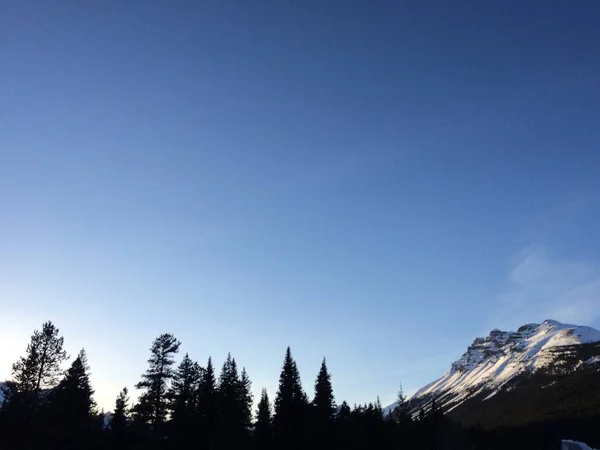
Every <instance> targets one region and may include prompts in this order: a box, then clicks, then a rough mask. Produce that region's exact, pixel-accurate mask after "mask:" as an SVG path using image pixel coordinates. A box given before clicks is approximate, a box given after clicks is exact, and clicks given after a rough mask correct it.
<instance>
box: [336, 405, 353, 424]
mask: <svg viewBox="0 0 600 450" xmlns="http://www.w3.org/2000/svg"><path fill="white" fill-rule="evenodd" d="M350 413H351V410H350V406H348V403H346V401H345V400H344V401H343V402H342V404H341V405H340V410H339V412H338V414H337V420H338V421H339V422H347V421H348V420H350Z"/></svg>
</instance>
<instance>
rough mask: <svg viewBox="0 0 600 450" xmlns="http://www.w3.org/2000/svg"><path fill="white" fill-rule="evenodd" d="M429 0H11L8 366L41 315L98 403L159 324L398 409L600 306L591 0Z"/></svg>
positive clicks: (222, 352)
mask: <svg viewBox="0 0 600 450" xmlns="http://www.w3.org/2000/svg"><path fill="white" fill-rule="evenodd" d="M441 3H442V2H439V4H437V5H435V6H433V5H432V4H427V2H414V3H410V2H391V3H378V4H372V3H367V2H364V3H363V4H361V3H360V2H351V3H345V4H344V5H343V8H341V7H339V6H340V5H337V6H336V5H334V4H333V3H327V2H325V3H323V2H316V1H311V0H309V1H305V2H298V3H294V2H279V1H271V0H266V1H265V2H264V3H262V2H261V4H260V5H259V6H257V5H256V4H250V3H247V4H246V3H240V2H227V1H219V2H207V3H205V2H202V4H198V3H197V2H195V3H194V2H192V3H186V4H185V5H182V4H175V3H173V2H165V1H159V0H147V1H144V2H138V1H130V2H120V1H116V0H107V1H104V2H76V1H72V0H65V1H62V2H60V3H53V2H22V1H16V0H9V1H8V2H6V4H5V5H3V8H2V9H3V11H2V19H3V21H2V27H0V40H1V42H2V49H1V50H0V51H1V52H2V60H3V61H5V62H6V64H4V67H3V69H2V70H1V71H0V98H1V99H2V101H1V102H0V104H1V107H0V299H1V300H2V321H1V323H0V341H1V342H3V343H4V346H3V348H2V351H0V379H4V378H7V377H9V376H10V368H11V364H12V363H13V362H14V361H15V360H16V359H17V358H18V357H19V356H20V355H22V354H23V353H24V351H25V348H26V345H27V343H28V341H29V337H30V335H31V333H32V332H33V330H35V329H39V328H40V327H41V324H42V323H43V322H44V321H46V320H52V322H53V323H54V324H55V325H56V326H57V327H58V328H59V329H60V330H61V332H62V334H63V335H64V338H65V346H66V349H67V351H68V352H69V354H70V355H72V356H74V355H76V354H77V352H78V351H79V350H80V349H81V348H82V347H84V348H85V349H86V352H87V354H88V358H89V364H90V366H91V371H92V382H93V386H94V388H95V390H96V400H97V401H98V403H99V405H100V407H103V408H105V409H107V410H108V409H112V408H113V405H114V400H115V398H116V396H117V394H118V392H119V391H120V390H121V388H123V387H124V386H127V387H128V388H130V389H131V390H133V385H134V384H135V383H136V382H138V381H139V379H140V375H141V374H142V373H143V371H144V370H145V368H146V359H147V358H148V355H149V348H150V345H151V344H152V341H153V339H154V338H155V337H156V336H158V335H159V334H161V333H164V332H170V333H173V334H174V335H175V336H176V337H177V338H178V339H179V340H181V341H182V346H181V350H180V352H181V354H180V355H179V358H181V356H183V354H185V353H186V352H188V353H189V354H190V357H191V358H193V359H194V360H197V361H198V362H199V363H200V364H202V365H205V364H206V360H207V359H208V357H209V356H212V357H213V360H214V362H215V367H216V369H217V371H219V370H220V366H221V364H222V363H223V360H224V359H225V357H226V355H227V353H228V352H231V354H232V355H233V356H234V357H235V358H236V360H237V362H238V364H239V365H240V366H245V367H246V368H247V370H248V373H249V375H250V378H251V380H252V383H253V391H254V395H255V398H258V395H259V394H260V390H261V388H263V387H266V388H267V389H268V393H269V396H270V397H271V399H273V398H274V395H275V391H276V388H277V383H278V378H279V373H280V369H281V365H282V363H283V357H284V354H285V349H286V347H287V346H288V345H289V346H291V349H292V353H293V355H294V357H295V359H296V361H297V363H298V367H299V370H300V374H301V377H302V381H303V385H304V388H305V390H306V391H307V393H308V394H309V395H312V392H313V384H314V380H315V377H316V375H317V372H318V369H319V366H320V363H321V360H322V358H323V356H325V357H327V362H328V367H329V369H330V370H331V373H332V376H333V380H332V381H333V387H334V393H335V396H336V399H337V400H338V401H340V402H341V401H342V400H346V401H348V403H349V404H351V405H352V404H354V403H365V402H370V401H375V399H376V398H377V396H380V398H381V402H382V403H383V404H384V405H386V404H389V403H391V402H393V401H394V399H395V397H396V393H397V390H398V387H399V385H400V383H402V385H403V387H404V389H405V391H406V392H408V393H410V392H413V391H415V390H417V389H418V388H420V387H422V386H423V385H425V384H427V383H429V382H431V381H433V380H434V379H436V378H438V377H440V376H442V375H443V374H444V373H445V372H446V371H447V370H448V369H449V367H450V363H451V362H452V361H453V360H455V359H457V358H458V357H460V355H461V354H462V353H463V352H464V351H465V349H466V347H467V346H468V345H469V344H470V343H471V342H472V340H473V339H474V338H475V337H476V336H479V335H482V334H486V333H488V332H489V330H491V329H492V328H496V327H498V328H504V329H516V328H517V327H518V326H519V325H521V324H523V323H528V322H542V321H543V320H544V319H548V318H552V319H556V320H559V321H561V322H567V323H576V324H579V325H589V326H592V327H595V328H600V309H599V308H597V305H598V301H599V300H598V299H599V298H600V257H599V255H600V242H598V239H597V230H598V229H600V208H599V206H600V205H599V201H600V178H599V177H598V173H600V152H599V150H598V149H599V143H600V130H599V128H598V123H600V108H599V107H598V105H600V55H599V53H598V51H597V43H598V42H600V29H599V28H598V26H597V23H598V20H599V19H600V8H598V4H597V2H595V1H586V0H584V1H581V2H578V3H577V6H576V7H574V6H573V5H572V4H567V3H564V4H560V3H558V2H551V3H557V4H548V3H547V2H544V3H543V4H542V3H537V2H531V3H530V2H518V1H512V0H510V1H506V2H501V3H499V4H496V5H494V4H486V5H485V6H484V5H480V4H477V3H476V2H466V1H459V2H452V4H451V5H450V4H441Z"/></svg>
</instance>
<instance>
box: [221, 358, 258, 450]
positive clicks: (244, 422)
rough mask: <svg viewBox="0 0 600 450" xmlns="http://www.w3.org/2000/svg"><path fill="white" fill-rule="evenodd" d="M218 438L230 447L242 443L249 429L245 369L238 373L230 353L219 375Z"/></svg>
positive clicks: (249, 395) (248, 389) (247, 382)
mask: <svg viewBox="0 0 600 450" xmlns="http://www.w3.org/2000/svg"><path fill="white" fill-rule="evenodd" d="M218 394H219V395H218V403H219V431H220V438H219V440H220V441H221V442H222V443H223V445H225V446H228V447H231V446H235V445H243V443H244V441H245V440H246V438H247V435H248V433H249V431H250V425H251V408H252V394H251V393H250V379H249V378H248V374H247V373H246V370H245V369H244V370H242V373H241V375H240V374H238V369H237V363H236V362H235V358H232V357H231V354H229V355H227V359H226V360H225V363H224V364H223V368H222V370H221V374H220V376H219V389H218Z"/></svg>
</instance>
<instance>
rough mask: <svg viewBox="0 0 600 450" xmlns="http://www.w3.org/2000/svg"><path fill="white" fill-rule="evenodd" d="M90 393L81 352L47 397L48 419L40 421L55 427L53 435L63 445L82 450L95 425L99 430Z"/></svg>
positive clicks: (88, 376) (90, 387)
mask: <svg viewBox="0 0 600 450" xmlns="http://www.w3.org/2000/svg"><path fill="white" fill-rule="evenodd" d="M93 394H94V391H93V389H92V386H91V383H90V374H89V366H88V363H87V356H86V354H85V350H81V351H80V352H79V354H78V355H77V358H75V360H74V361H73V363H72V364H71V366H70V367H69V368H68V369H67V371H66V372H65V375H64V377H63V379H62V380H61V381H60V383H59V384H58V386H57V387H56V388H54V389H53V390H52V391H51V393H50V394H49V396H48V398H49V401H50V404H49V407H48V410H47V412H48V416H47V417H46V418H45V419H44V420H43V422H44V423H45V424H46V425H51V426H52V427H53V428H54V431H55V434H54V436H55V437H56V439H58V441H59V442H61V444H62V445H67V447H69V446H72V447H81V446H83V445H85V443H86V442H87V441H88V440H89V439H90V438H91V433H92V432H93V431H94V429H95V425H96V424H98V430H99V429H100V426H101V422H100V421H98V420H97V419H99V416H98V413H97V410H96V403H95V402H94V399H93V397H92V396H93ZM102 419H103V417H102Z"/></svg>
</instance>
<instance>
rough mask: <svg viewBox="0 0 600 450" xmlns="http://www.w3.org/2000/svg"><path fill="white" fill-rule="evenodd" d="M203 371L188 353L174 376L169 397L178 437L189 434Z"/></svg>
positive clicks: (173, 424) (172, 419)
mask: <svg viewBox="0 0 600 450" xmlns="http://www.w3.org/2000/svg"><path fill="white" fill-rule="evenodd" d="M202 371H203V369H202V368H201V367H200V366H199V365H198V363H196V362H194V361H192V359H191V358H190V357H189V355H188V354H187V353H186V354H185V356H184V357H183V359H182V361H181V363H180V364H179V366H178V367H177V370H176V371H175V373H174V374H173V382H172V384H171V388H170V390H169V393H168V396H169V400H170V405H169V407H170V410H171V421H172V427H173V429H174V431H175V433H176V434H177V435H183V434H187V433H188V432H189V431H190V428H191V427H192V420H193V417H194V414H195V412H196V396H197V392H198V389H199V387H200V381H201V378H202Z"/></svg>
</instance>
